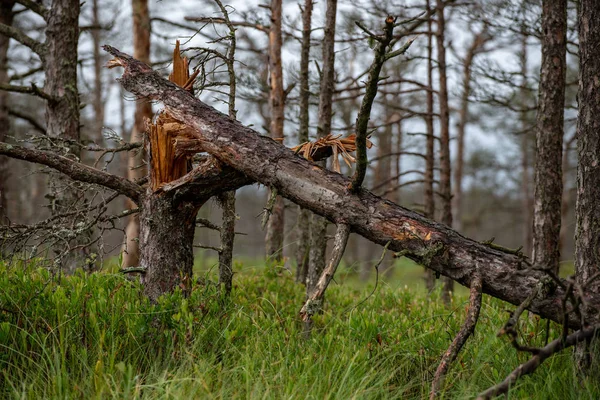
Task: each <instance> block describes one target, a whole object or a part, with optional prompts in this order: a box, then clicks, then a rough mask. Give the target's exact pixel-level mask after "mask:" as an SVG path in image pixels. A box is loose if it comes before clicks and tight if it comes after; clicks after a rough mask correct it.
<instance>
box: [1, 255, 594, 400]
mask: <svg viewBox="0 0 600 400" xmlns="http://www.w3.org/2000/svg"><path fill="white" fill-rule="evenodd" d="M405 267H406V268H405V270H406V271H409V272H410V274H414V276H415V279H414V280H413V281H410V280H409V278H408V276H405V277H404V278H402V275H401V274H400V275H399V276H396V277H394V279H393V280H392V282H394V283H393V284H392V283H389V282H386V281H385V280H384V281H381V282H380V285H379V286H378V288H377V290H376V291H375V293H374V294H373V295H372V296H371V297H368V295H369V294H370V293H371V291H372V290H373V284H372V283H367V284H360V282H359V280H358V279H357V278H356V276H355V274H352V273H350V272H347V271H348V269H346V270H344V271H342V273H341V274H339V276H338V277H337V284H333V285H332V286H331V287H330V290H329V291H328V292H327V302H326V307H325V311H324V313H323V314H322V315H319V316H317V317H316V318H315V331H314V333H313V335H312V337H311V338H310V339H309V340H305V339H303V335H302V324H301V323H300V321H299V320H298V318H297V312H298V310H299V309H300V306H301V304H302V299H303V287H302V286H299V285H298V284H296V283H294V281H293V278H292V276H291V273H289V272H287V271H285V270H281V269H278V268H277V267H266V268H265V267H261V266H257V265H255V266H253V265H245V264H244V265H239V264H238V265H236V271H237V272H238V274H236V276H235V287H234V291H233V294H232V296H231V298H230V299H229V300H225V299H223V298H221V297H220V295H219V294H218V292H217V290H216V287H215V286H214V284H211V283H210V282H211V280H214V273H216V271H214V269H212V270H208V271H203V272H199V275H201V276H202V278H204V279H203V281H204V284H202V285H201V284H197V285H196V286H195V287H194V290H193V293H192V295H191V296H190V298H188V299H183V298H182V297H181V295H180V294H178V293H175V294H173V295H171V296H168V297H165V298H164V299H163V300H162V301H161V302H160V303H159V304H158V305H150V304H149V303H148V301H147V300H146V299H145V298H144V297H143V296H142V295H141V294H140V287H139V285H138V284H136V283H133V282H130V281H128V280H127V279H125V278H124V277H123V276H122V275H119V274H113V273H108V272H104V273H96V274H92V275H83V274H78V275H75V276H71V277H62V278H61V279H60V280H59V279H58V277H52V276H51V275H50V274H49V273H48V272H47V271H45V270H41V269H35V268H32V267H28V268H23V267H18V268H17V266H12V267H11V268H8V267H6V266H0V398H34V399H37V398H60V399H63V398H82V399H89V398H123V399H131V398H173V399H179V398H219V399H220V398H226V399H229V398H243V399H246V398H248V399H271V398H273V399H305V398H309V399H387V398H393V399H398V398H401V399H404V398H408V399H411V398H423V397H426V396H427V394H428V391H429V385H430V381H431V379H432V376H433V373H434V372H435V369H436V367H437V364H438V362H439V358H440V356H441V354H442V353H443V352H444V351H445V349H446V347H447V346H448V344H449V343H450V341H451V340H452V337H453V335H454V334H455V333H456V331H457V330H458V329H459V326H460V324H461V321H462V319H463V314H464V311H465V307H466V296H465V294H464V292H461V291H459V292H458V294H457V295H456V296H455V298H454V303H453V305H452V307H451V308H449V309H447V308H445V307H444V306H442V305H441V304H440V302H439V298H438V295H437V294H434V295H433V296H431V297H430V298H429V297H427V296H426V295H425V294H424V293H423V292H422V291H421V290H419V289H418V288H417V289H414V287H415V285H416V282H417V280H418V279H420V275H418V274H417V272H418V271H420V267H416V266H410V265H406V266H405ZM406 271H403V272H402V273H406ZM410 276H412V275H410ZM417 276H419V277H417ZM365 299H366V300H365ZM506 309H512V307H510V306H509V305H507V304H504V303H501V302H499V301H496V300H493V299H490V298H487V297H486V298H485V302H484V307H483V310H482V315H481V320H480V323H479V325H478V327H477V331H476V334H475V337H474V338H472V339H471V340H469V342H468V343H467V345H466V347H465V349H464V350H463V352H462V353H461V354H460V356H459V359H458V360H457V361H456V362H455V364H454V365H453V366H452V369H451V371H450V373H449V376H448V377H447V379H446V381H445V386H444V393H443V395H442V398H469V397H473V396H475V395H476V394H477V393H478V392H480V391H482V390H484V389H486V388H487V387H489V386H490V385H492V384H494V383H497V382H499V381H500V380H502V379H503V378H504V377H505V376H506V375H507V374H508V373H509V372H510V371H511V370H512V369H513V368H514V367H516V366H517V365H518V364H519V363H520V362H523V361H524V360H525V359H526V356H525V355H517V354H516V353H515V351H514V350H513V349H512V347H511V346H510V345H509V344H508V343H507V341H506V340H505V339H503V338H497V337H496V333H497V331H498V329H499V328H500V327H501V326H502V324H503V323H504V322H505V320H506V318H507V314H506V312H505V311H506ZM523 320H524V321H523V327H522V331H523V332H527V335H525V338H524V341H525V342H526V343H528V344H530V345H540V344H543V342H544V339H545V336H546V332H545V327H546V323H545V321H542V320H540V319H538V318H537V317H535V316H533V315H530V316H526V317H524V318H523ZM550 335H551V337H555V336H556V335H557V331H556V327H555V326H552V327H551V332H550ZM509 397H510V398H536V399H545V398H548V399H580V398H581V399H595V398H599V397H600V388H599V386H597V385H596V384H594V383H592V382H587V381H584V380H581V378H580V377H578V376H577V375H576V374H575V370H574V368H573V365H572V363H571V357H570V353H569V352H565V353H564V354H559V355H558V356H556V357H554V358H552V359H550V360H549V361H548V362H547V363H545V364H544V365H543V366H542V367H540V369H539V370H538V372H536V374H535V375H533V376H532V377H526V378H524V379H522V380H521V381H520V382H519V383H518V385H517V387H515V388H514V389H513V390H512V391H511V393H510V396H509Z"/></svg>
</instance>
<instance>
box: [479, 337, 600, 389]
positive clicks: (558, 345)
mask: <svg viewBox="0 0 600 400" xmlns="http://www.w3.org/2000/svg"><path fill="white" fill-rule="evenodd" d="M599 332H600V326H599V325H596V326H593V327H590V328H586V329H582V330H579V331H577V332H575V333H572V334H571V335H569V336H567V338H566V339H564V340H563V338H558V339H556V340H554V341H552V342H550V343H549V344H548V345H547V346H545V347H542V348H541V349H540V351H539V353H538V354H536V355H534V356H533V357H531V358H530V359H529V360H528V361H527V362H525V363H523V364H521V365H519V366H518V367H517V368H516V369H515V370H514V371H513V372H511V373H510V375H508V376H507V377H506V379H504V381H502V382H501V383H499V384H497V385H495V386H492V387H491V388H489V389H487V390H486V391H484V392H482V393H481V394H480V395H479V396H478V397H477V399H478V400H482V399H492V398H494V397H496V396H499V395H501V394H503V393H507V392H508V391H509V389H510V388H511V386H513V384H514V383H515V382H516V381H517V380H518V379H519V378H520V377H522V376H523V375H528V374H531V373H533V372H534V371H535V370H536V369H537V368H538V367H539V366H540V365H541V364H542V363H543V362H544V361H546V359H548V358H550V357H552V356H553V355H554V354H556V353H558V352H560V351H562V350H564V349H566V348H568V347H571V346H574V345H576V344H577V343H581V342H583V341H585V340H588V339H591V338H593V337H596V336H597V335H598V333H599Z"/></svg>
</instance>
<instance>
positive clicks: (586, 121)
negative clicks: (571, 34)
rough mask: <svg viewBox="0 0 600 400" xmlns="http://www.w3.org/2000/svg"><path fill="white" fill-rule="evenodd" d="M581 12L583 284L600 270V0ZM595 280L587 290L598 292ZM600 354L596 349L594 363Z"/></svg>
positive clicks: (586, 0)
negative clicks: (599, 23) (599, 74)
mask: <svg viewBox="0 0 600 400" xmlns="http://www.w3.org/2000/svg"><path fill="white" fill-rule="evenodd" d="M580 7H581V9H580V11H579V116H578V118H577V153H578V160H579V164H578V166H577V205H576V210H575V213H576V218H577V223H576V228H575V274H576V279H577V282H578V283H579V284H580V285H584V284H586V282H587V281H588V280H589V279H590V278H591V277H593V276H594V275H595V274H597V273H598V272H600V267H599V266H600V252H599V251H598V249H600V235H599V234H598V233H599V232H600V202H598V199H600V169H599V168H598V154H600V119H598V116H599V115H600V79H599V78H598V71H600V25H598V21H600V0H582V1H581V3H580ZM599 288H600V284H599V283H598V280H596V281H595V282H594V283H593V284H592V287H591V288H587V291H594V292H595V293H598V292H599V290H598V289H599ZM596 310H597V308H596V306H591V305H589V308H587V309H585V310H584V311H585V314H586V315H585V316H586V317H588V322H590V324H591V323H592V322H591V321H589V320H591V319H594V318H597V315H598V313H597V311H596ZM599 357H600V355H599V354H598V353H597V352H594V354H593V359H594V361H595V363H598V362H599V360H600V359H599ZM589 361H590V357H589V355H587V354H585V353H584V352H582V351H580V352H579V362H580V365H581V366H582V367H584V368H586V367H587V366H589V364H590V363H589Z"/></svg>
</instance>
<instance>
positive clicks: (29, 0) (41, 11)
mask: <svg viewBox="0 0 600 400" xmlns="http://www.w3.org/2000/svg"><path fill="white" fill-rule="evenodd" d="M15 1H16V2H17V3H19V4H21V5H22V6H25V7H27V9H29V10H31V11H33V12H34V13H36V14H38V15H39V16H41V17H42V18H44V20H46V19H47V18H48V9H47V8H46V7H44V5H43V4H41V2H37V1H33V0H15Z"/></svg>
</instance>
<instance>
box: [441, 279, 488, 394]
mask: <svg viewBox="0 0 600 400" xmlns="http://www.w3.org/2000/svg"><path fill="white" fill-rule="evenodd" d="M481 297H482V282H481V277H480V276H479V274H477V273H475V275H473V279H472V280H471V294H470V296H469V311H468V312H467V318H466V319H465V322H464V324H463V325H462V327H461V328H460V331H459V332H458V333H457V334H456V337H455V338H454V340H453V341H452V344H451V345H450V347H448V350H446V352H445V353H444V355H443V356H442V360H441V361H440V365H439V366H438V368H437V370H436V371H435V376H434V378H433V383H432V384H431V393H430V395H429V398H430V399H431V400H433V399H435V397H436V396H437V395H438V392H439V390H440V388H441V385H442V382H443V380H444V377H445V376H446V374H447V373H448V370H449V369H450V364H452V362H454V360H456V357H457V356H458V353H459V352H460V350H461V349H462V347H463V346H464V345H465V343H466V342H467V339H468V338H469V337H470V336H471V335H472V334H473V332H475V325H477V320H478V319H479V312H480V311H481Z"/></svg>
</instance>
